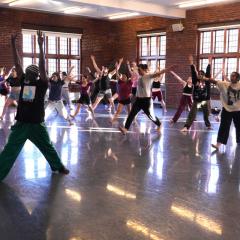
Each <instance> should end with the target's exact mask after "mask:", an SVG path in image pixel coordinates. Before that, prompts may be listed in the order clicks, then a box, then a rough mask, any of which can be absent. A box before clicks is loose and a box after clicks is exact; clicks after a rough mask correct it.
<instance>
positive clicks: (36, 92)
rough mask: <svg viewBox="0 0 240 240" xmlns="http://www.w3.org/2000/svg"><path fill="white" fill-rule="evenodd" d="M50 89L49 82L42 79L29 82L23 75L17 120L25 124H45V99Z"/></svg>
mask: <svg viewBox="0 0 240 240" xmlns="http://www.w3.org/2000/svg"><path fill="white" fill-rule="evenodd" d="M47 89H48V81H42V80H41V79H40V80H38V81H36V82H27V81H26V80H25V75H24V74H23V76H22V79H21V91H20V96H19V102H18V108H17V115H16V118H15V119H16V120H17V121H19V122H24V123H41V122H44V115H45V111H44V97H45V94H46V91H47Z"/></svg>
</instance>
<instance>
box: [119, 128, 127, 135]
mask: <svg viewBox="0 0 240 240" xmlns="http://www.w3.org/2000/svg"><path fill="white" fill-rule="evenodd" d="M118 129H119V130H120V132H121V133H122V134H123V135H126V133H127V131H128V130H127V129H126V128H124V127H119V128H118Z"/></svg>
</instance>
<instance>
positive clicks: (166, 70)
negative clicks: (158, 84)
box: [150, 65, 175, 78]
mask: <svg viewBox="0 0 240 240" xmlns="http://www.w3.org/2000/svg"><path fill="white" fill-rule="evenodd" d="M174 67H175V65H172V66H170V67H168V68H165V69H163V70H161V71H160V72H157V73H153V74H150V78H158V77H160V76H161V75H162V74H164V73H166V72H168V71H170V70H171V69H172V68H174Z"/></svg>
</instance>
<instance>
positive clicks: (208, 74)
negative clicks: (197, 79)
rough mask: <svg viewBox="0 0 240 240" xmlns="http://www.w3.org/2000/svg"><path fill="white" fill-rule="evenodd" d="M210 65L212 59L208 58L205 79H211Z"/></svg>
mask: <svg viewBox="0 0 240 240" xmlns="http://www.w3.org/2000/svg"><path fill="white" fill-rule="evenodd" d="M211 63H212V58H211V57H209V58H208V66H207V69H206V77H207V78H210V77H211Z"/></svg>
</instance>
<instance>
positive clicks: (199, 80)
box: [181, 55, 212, 132]
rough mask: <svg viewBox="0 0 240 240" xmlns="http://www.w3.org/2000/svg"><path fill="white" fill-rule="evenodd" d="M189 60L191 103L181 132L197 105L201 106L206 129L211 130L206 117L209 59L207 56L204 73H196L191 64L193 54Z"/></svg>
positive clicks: (188, 124) (188, 126) (195, 110)
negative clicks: (191, 88) (191, 85)
mask: <svg viewBox="0 0 240 240" xmlns="http://www.w3.org/2000/svg"><path fill="white" fill-rule="evenodd" d="M189 62H190V65H191V73H192V84H193V87H194V88H193V105H192V108H191V110H190V112H189V114H188V118H187V121H186V123H185V125H184V128H183V129H182V130H181V131H182V132H187V131H188V130H189V128H190V127H191V125H192V123H193V121H194V120H195V118H196V115H197V111H198V106H199V107H201V108H202V111H203V118H204V122H205V125H206V127H207V129H208V130H211V129H212V128H211V123H210V121H209V119H208V117H209V111H208V100H209V99H210V93H209V90H210V87H209V85H210V82H209V81H206V78H209V77H210V75H211V65H210V63H211V59H210V58H209V64H208V66H207V69H206V74H205V72H204V71H202V70H201V71H199V73H197V70H196V67H195V65H194V64H193V56H192V55H191V56H189Z"/></svg>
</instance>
